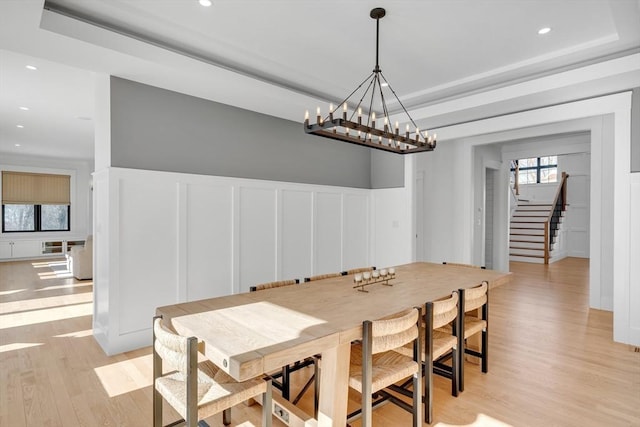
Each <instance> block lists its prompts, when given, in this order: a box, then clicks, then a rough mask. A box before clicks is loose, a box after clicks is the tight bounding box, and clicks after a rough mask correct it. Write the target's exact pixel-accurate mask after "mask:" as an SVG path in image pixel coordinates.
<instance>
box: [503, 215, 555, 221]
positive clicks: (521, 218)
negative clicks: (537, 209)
mask: <svg viewBox="0 0 640 427" xmlns="http://www.w3.org/2000/svg"><path fill="white" fill-rule="evenodd" d="M547 218H549V217H548V216H547V215H545V216H520V215H514V216H513V218H511V222H547Z"/></svg>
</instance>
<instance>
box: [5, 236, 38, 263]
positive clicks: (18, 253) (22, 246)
mask: <svg viewBox="0 0 640 427" xmlns="http://www.w3.org/2000/svg"><path fill="white" fill-rule="evenodd" d="M41 253H42V251H41V249H40V241H39V240H12V241H3V242H0V259H14V258H33V257H37V256H40V255H41Z"/></svg>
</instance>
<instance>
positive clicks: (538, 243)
mask: <svg viewBox="0 0 640 427" xmlns="http://www.w3.org/2000/svg"><path fill="white" fill-rule="evenodd" d="M552 211H553V203H552V202H548V203H540V202H538V203H529V202H523V201H519V202H518V207H517V208H516V210H515V212H514V214H513V216H512V217H511V227H510V228H511V233H510V235H509V260H510V261H523V262H533V263H539V264H547V263H548V262H545V224H546V223H547V219H548V218H549V213H550V212H552ZM554 234H555V235H554V236H551V237H557V230H556V232H555V233H554ZM554 243H555V242H554ZM553 247H554V244H553V243H552V244H551V247H550V248H549V249H550V250H549V252H550V255H549V256H551V253H553Z"/></svg>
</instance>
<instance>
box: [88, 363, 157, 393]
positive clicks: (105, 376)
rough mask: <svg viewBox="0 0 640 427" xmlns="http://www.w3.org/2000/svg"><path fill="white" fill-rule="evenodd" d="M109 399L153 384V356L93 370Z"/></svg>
mask: <svg viewBox="0 0 640 427" xmlns="http://www.w3.org/2000/svg"><path fill="white" fill-rule="evenodd" d="M94 372H95V373H96V375H97V376H98V378H99V379H100V382H101V383H102V387H103V388H104V390H105V391H106V392H107V394H108V395H109V397H115V396H119V395H121V394H125V393H129V392H132V391H134V390H138V389H141V388H144V387H149V386H151V384H152V382H153V356H152V355H151V354H147V355H144V356H140V357H136V358H134V359H129V360H124V361H122V362H116V363H112V364H110V365H105V366H100V367H98V368H94Z"/></svg>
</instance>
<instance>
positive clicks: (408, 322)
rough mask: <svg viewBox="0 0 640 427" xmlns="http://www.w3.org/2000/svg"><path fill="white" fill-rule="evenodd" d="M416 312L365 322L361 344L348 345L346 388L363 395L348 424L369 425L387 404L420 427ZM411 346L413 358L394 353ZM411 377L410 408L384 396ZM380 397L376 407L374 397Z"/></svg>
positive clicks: (389, 396) (417, 317)
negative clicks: (375, 412)
mask: <svg viewBox="0 0 640 427" xmlns="http://www.w3.org/2000/svg"><path fill="white" fill-rule="evenodd" d="M419 322H420V315H419V310H418V309H411V310H408V311H406V312H405V313H402V314H401V315H399V316H397V317H393V318H387V319H383V320H374V321H369V320H367V321H365V322H363V324H362V341H360V342H356V343H354V344H352V345H351V365H350V368H349V386H350V387H351V388H353V389H354V390H356V391H358V392H360V394H361V395H362V407H361V409H360V410H358V411H355V412H354V413H352V414H349V416H348V419H347V422H351V421H352V420H354V419H355V418H357V417H361V418H362V426H363V427H370V426H371V425H372V410H373V408H374V407H376V406H377V405H378V404H380V403H382V402H383V401H385V400H389V401H391V402H393V403H395V404H397V405H398V406H400V407H401V408H403V409H405V410H407V411H409V412H411V413H412V414H413V426H414V427H417V426H421V425H422V421H421V418H422V417H421V416H420V410H421V407H422V405H421V402H420V401H421V392H420V390H421V389H422V387H421V381H422V376H421V375H420V366H421V359H420V355H421V351H420V347H421V346H420V335H419V328H418V324H419ZM405 345H407V346H411V348H412V349H413V350H412V355H411V356H405V355H404V354H401V353H399V352H396V351H393V350H395V349H397V348H398V347H403V346H405ZM407 377H410V378H411V382H412V384H413V394H412V397H413V405H408V404H407V403H406V402H404V401H403V400H401V399H398V398H397V397H395V396H393V395H391V394H389V393H387V392H386V391H385V390H384V388H385V387H388V386H390V385H392V384H394V383H396V382H398V381H401V380H402V379H404V378H407ZM374 393H375V394H376V395H378V396H381V398H380V399H378V400H377V401H376V402H375V403H374V402H373V394H374Z"/></svg>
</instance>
